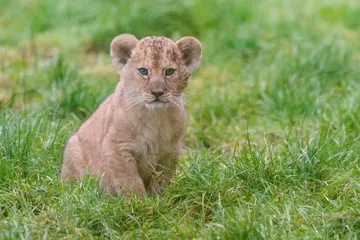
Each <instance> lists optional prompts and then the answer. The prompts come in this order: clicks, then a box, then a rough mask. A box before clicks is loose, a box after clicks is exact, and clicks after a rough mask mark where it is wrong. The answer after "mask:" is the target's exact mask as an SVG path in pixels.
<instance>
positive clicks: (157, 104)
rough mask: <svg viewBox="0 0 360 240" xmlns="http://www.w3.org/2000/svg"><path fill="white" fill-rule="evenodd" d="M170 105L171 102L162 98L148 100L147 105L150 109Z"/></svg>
mask: <svg viewBox="0 0 360 240" xmlns="http://www.w3.org/2000/svg"><path fill="white" fill-rule="evenodd" d="M168 106H169V102H163V101H160V100H155V101H152V102H146V103H145V107H147V108H148V109H161V108H167V107H168Z"/></svg>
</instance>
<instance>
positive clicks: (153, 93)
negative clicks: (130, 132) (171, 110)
mask: <svg viewBox="0 0 360 240" xmlns="http://www.w3.org/2000/svg"><path fill="white" fill-rule="evenodd" d="M110 54H111V57H112V64H113V66H114V68H115V69H116V71H117V72H118V73H119V74H120V78H121V83H122V89H123V94H124V97H125V103H126V104H127V105H128V106H135V105H139V104H140V105H145V106H146V107H149V108H153V107H165V106H167V105H170V104H176V105H178V104H179V103H181V101H182V93H183V91H184V89H185V87H186V86H187V84H188V79H189V76H190V74H191V73H192V72H193V71H195V69H196V68H197V67H198V66H199V64H200V57H201V43H200V42H199V41H198V40H197V39H196V38H193V37H184V38H181V39H180V40H179V41H177V42H176V43H174V42H173V41H172V40H170V39H168V38H165V37H146V38H143V39H141V40H140V41H139V40H138V39H136V38H135V37H134V36H133V35H130V34H122V35H119V36H117V37H115V38H114V40H113V41H112V42H111V47H110Z"/></svg>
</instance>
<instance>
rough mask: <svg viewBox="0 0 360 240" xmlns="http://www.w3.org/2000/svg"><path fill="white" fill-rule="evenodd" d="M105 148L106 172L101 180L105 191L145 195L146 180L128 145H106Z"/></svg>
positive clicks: (114, 193)
mask: <svg viewBox="0 0 360 240" xmlns="http://www.w3.org/2000/svg"><path fill="white" fill-rule="evenodd" d="M103 149H104V160H105V168H104V170H105V172H104V176H103V178H102V182H101V188H102V190H103V191H105V192H108V193H110V194H112V195H121V196H125V197H128V196H131V195H136V196H138V197H141V196H145V195H146V190H145V186H144V182H143V180H142V178H141V177H140V175H139V172H138V168H137V162H136V159H135V157H134V155H133V153H132V152H131V150H129V149H128V148H127V147H126V146H125V147H121V146H120V147H119V148H117V147H115V146H106V147H104V148H103ZM115 149H116V150H115Z"/></svg>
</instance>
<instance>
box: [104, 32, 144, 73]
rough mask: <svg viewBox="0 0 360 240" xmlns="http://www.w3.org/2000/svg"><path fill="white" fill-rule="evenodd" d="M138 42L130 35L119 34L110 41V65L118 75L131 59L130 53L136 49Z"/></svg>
mask: <svg viewBox="0 0 360 240" xmlns="http://www.w3.org/2000/svg"><path fill="white" fill-rule="evenodd" d="M138 42H139V40H137V39H136V37H135V36H133V35H131V34H121V35H119V36H117V37H115V38H114V39H113V40H112V41H111V45H110V55H111V58H112V65H113V67H114V68H115V69H116V71H117V72H118V73H120V71H121V69H122V68H123V67H124V66H125V64H126V63H127V61H128V60H129V59H130V57H131V51H132V50H133V49H134V48H135V47H136V45H137V44H138Z"/></svg>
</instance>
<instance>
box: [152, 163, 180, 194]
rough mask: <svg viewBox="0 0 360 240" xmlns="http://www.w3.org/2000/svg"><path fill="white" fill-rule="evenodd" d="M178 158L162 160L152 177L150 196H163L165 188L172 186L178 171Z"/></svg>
mask: <svg viewBox="0 0 360 240" xmlns="http://www.w3.org/2000/svg"><path fill="white" fill-rule="evenodd" d="M176 163H177V157H176V158H174V157H173V158H165V159H162V160H161V161H160V162H159V163H158V165H157V167H156V172H155V173H154V174H153V176H152V177H151V180H150V183H149V186H148V187H147V192H148V193H149V195H162V194H163V192H164V188H165V187H166V186H167V185H169V184H170V181H171V179H172V178H173V176H174V175H175V171H176Z"/></svg>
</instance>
